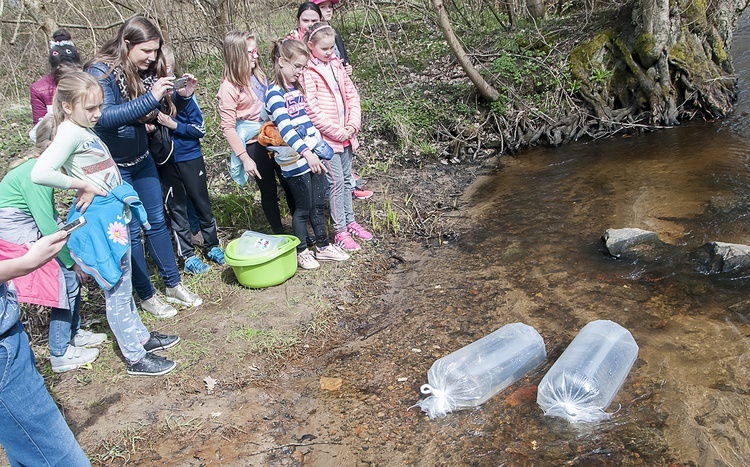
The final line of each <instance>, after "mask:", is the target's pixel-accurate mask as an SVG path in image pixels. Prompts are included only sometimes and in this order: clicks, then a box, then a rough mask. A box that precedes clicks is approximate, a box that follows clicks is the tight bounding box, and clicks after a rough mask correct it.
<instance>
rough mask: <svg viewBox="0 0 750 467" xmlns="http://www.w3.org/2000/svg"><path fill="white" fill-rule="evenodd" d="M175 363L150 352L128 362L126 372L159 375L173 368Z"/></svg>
mask: <svg viewBox="0 0 750 467" xmlns="http://www.w3.org/2000/svg"><path fill="white" fill-rule="evenodd" d="M176 366H177V364H176V363H175V362H173V361H172V360H167V359H166V358H164V357H160V356H158V355H156V354H152V353H151V352H146V356H145V357H143V358H142V359H140V360H139V361H137V362H135V363H129V364H128V374H129V375H133V376H159V375H164V374H167V373H169V372H170V371H172V370H174V367H176Z"/></svg>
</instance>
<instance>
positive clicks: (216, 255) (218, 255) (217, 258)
mask: <svg viewBox="0 0 750 467" xmlns="http://www.w3.org/2000/svg"><path fill="white" fill-rule="evenodd" d="M206 256H208V259H210V260H211V261H213V262H214V263H216V264H218V265H219V266H224V252H223V251H221V248H219V247H218V246H215V247H213V248H211V249H210V250H209V252H208V253H207V254H206ZM206 269H208V266H206Z"/></svg>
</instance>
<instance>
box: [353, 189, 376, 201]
mask: <svg viewBox="0 0 750 467" xmlns="http://www.w3.org/2000/svg"><path fill="white" fill-rule="evenodd" d="M372 195H373V193H372V191H370V190H360V189H359V188H355V189H354V190H352V198H354V199H370V198H372Z"/></svg>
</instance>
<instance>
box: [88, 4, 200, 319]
mask: <svg viewBox="0 0 750 467" xmlns="http://www.w3.org/2000/svg"><path fill="white" fill-rule="evenodd" d="M163 42H164V41H163V39H162V37H161V34H160V33H159V30H158V29H157V28H156V26H154V25H153V24H152V23H151V22H150V21H149V20H148V19H146V18H145V17H143V16H134V17H132V18H130V19H128V20H127V21H125V23H124V24H123V25H122V26H121V27H120V29H119V30H118V32H117V36H115V37H114V38H113V39H111V40H109V41H107V42H106V43H105V44H104V45H103V46H102V48H101V50H99V52H98V53H97V54H96V56H95V57H94V58H93V59H92V60H91V61H90V62H89V63H87V64H86V71H87V72H88V73H90V74H91V75H93V76H95V77H96V78H98V79H99V81H100V83H101V85H102V88H103V90H104V102H103V105H102V115H101V117H100V118H99V121H98V123H97V124H96V127H95V128H94V131H95V132H96V133H97V134H98V135H99V137H100V138H101V139H102V140H103V141H104V143H105V144H106V145H107V146H108V147H109V150H110V152H111V153H112V157H113V158H114V160H115V162H116V163H117V165H118V167H119V169H120V172H121V173H122V178H123V179H124V180H125V181H127V182H128V183H130V184H131V185H132V186H133V187H134V188H135V191H136V192H137V193H138V197H139V198H140V199H141V201H142V202H143V205H144V207H145V208H146V211H147V213H148V220H149V222H150V224H151V226H152V228H151V230H148V231H146V233H145V239H146V248H147V249H148V252H149V254H150V255H151V257H152V258H153V259H154V261H155V262H156V265H157V268H158V270H159V274H160V275H161V277H162V279H164V284H165V285H166V292H165V295H166V301H167V302H169V303H174V304H177V305H181V306H188V307H192V306H199V305H201V304H202V303H203V300H202V299H201V298H200V297H199V296H198V295H196V294H194V293H192V292H191V291H189V290H188V289H187V288H185V286H183V285H182V283H181V278H180V272H179V269H178V268H177V262H176V260H175V254H174V248H173V247H172V241H171V238H170V236H169V231H168V230H167V226H166V222H165V218H164V203H163V201H162V191H161V184H160V182H159V175H158V173H157V170H156V164H155V163H154V161H153V159H152V158H151V156H150V154H149V150H148V135H147V133H146V123H151V122H154V121H155V119H156V115H157V114H158V111H159V110H160V109H164V110H165V111H166V113H170V114H171V113H173V112H172V111H173V110H174V109H175V108H177V109H180V108H182V107H184V106H185V105H187V103H188V102H189V101H190V99H191V98H192V95H193V91H194V90H195V85H196V80H195V78H194V77H192V76H190V75H187V77H188V80H187V84H186V86H185V87H182V88H180V89H178V90H174V77H173V76H169V75H168V73H167V65H166V62H165V60H164V55H163V53H162V51H161V47H162V44H163ZM130 242H131V247H132V258H133V286H134V287H135V290H136V292H137V293H138V296H139V297H140V299H141V307H142V308H143V309H144V310H145V311H148V312H149V313H151V314H152V315H154V316H156V317H158V318H169V317H171V316H174V315H175V314H177V310H176V309H175V308H174V307H172V306H171V305H169V304H168V303H165V302H164V301H162V300H161V299H160V298H159V297H158V296H157V295H156V290H155V289H154V286H153V285H152V284H151V280H150V279H149V276H148V271H147V266H146V257H145V252H144V250H143V243H142V242H141V228H140V224H139V223H138V221H137V220H135V219H134V220H133V221H132V222H131V223H130Z"/></svg>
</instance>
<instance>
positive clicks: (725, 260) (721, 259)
mask: <svg viewBox="0 0 750 467" xmlns="http://www.w3.org/2000/svg"><path fill="white" fill-rule="evenodd" d="M703 248H704V250H705V251H706V253H707V254H708V258H707V260H706V261H707V263H706V267H707V268H708V271H709V272H711V273H726V272H737V271H741V270H746V269H750V246H747V245H741V244H737V243H723V242H710V243H706V244H705V245H703Z"/></svg>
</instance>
